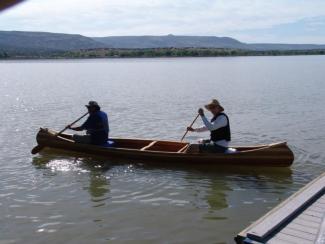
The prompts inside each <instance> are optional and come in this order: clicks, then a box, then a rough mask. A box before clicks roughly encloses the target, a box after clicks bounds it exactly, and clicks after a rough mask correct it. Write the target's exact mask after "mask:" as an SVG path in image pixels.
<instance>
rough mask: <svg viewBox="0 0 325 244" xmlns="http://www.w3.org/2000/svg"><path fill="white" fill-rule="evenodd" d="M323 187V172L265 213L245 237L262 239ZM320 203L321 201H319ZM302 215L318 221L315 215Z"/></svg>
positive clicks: (296, 211) (324, 177) (294, 213)
mask: <svg viewBox="0 0 325 244" xmlns="http://www.w3.org/2000/svg"><path fill="white" fill-rule="evenodd" d="M324 188H325V174H324V175H322V176H320V177H318V178H316V179H315V180H314V181H312V182H311V183H309V184H307V185H306V186H305V187H303V188H302V189H301V190H300V191H298V192H296V193H295V194H293V195H292V196H291V197H289V198H288V199H287V200H286V201H284V202H283V203H281V204H280V205H278V206H277V207H276V208H274V209H273V210H271V211H270V212H269V213H267V214H266V215H265V216H264V217H262V218H261V219H260V220H259V221H257V222H256V223H255V225H254V226H253V227H252V228H251V229H250V230H249V231H248V232H247V237H249V238H250V239H252V240H257V241H263V240H264V239H266V237H267V236H268V235H269V234H271V233H272V232H273V231H274V230H275V229H276V228H278V227H279V226H280V225H281V224H283V223H285V222H286V221H288V220H289V219H290V218H292V217H293V216H294V215H296V214H297V213H298V212H299V211H300V210H301V209H302V208H303V207H305V206H306V205H307V204H308V203H310V201H311V200H312V199H313V198H314V197H315V196H317V195H318V194H320V193H321V192H322V191H323V190H324ZM320 203H321V204H322V201H320ZM307 216H308V215H307V214H306V217H304V219H305V220H310V221H314V222H317V223H318V222H320V221H321V219H320V218H317V217H315V216H308V217H307Z"/></svg>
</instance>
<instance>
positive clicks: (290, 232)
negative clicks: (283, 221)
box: [279, 227, 317, 241]
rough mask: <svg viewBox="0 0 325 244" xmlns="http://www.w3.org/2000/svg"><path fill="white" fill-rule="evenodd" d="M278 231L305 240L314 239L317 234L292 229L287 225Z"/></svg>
mask: <svg viewBox="0 0 325 244" xmlns="http://www.w3.org/2000/svg"><path fill="white" fill-rule="evenodd" d="M279 233H283V234H287V235H290V236H295V237H298V238H301V239H304V240H307V241H315V239H316V238H317V234H310V233H306V232H303V231H300V230H296V229H292V228H289V227H286V228H284V229H283V230H281V231H280V232H279Z"/></svg>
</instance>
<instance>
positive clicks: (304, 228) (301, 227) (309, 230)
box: [286, 222, 318, 235]
mask: <svg viewBox="0 0 325 244" xmlns="http://www.w3.org/2000/svg"><path fill="white" fill-rule="evenodd" d="M286 228H291V229H294V230H297V231H301V232H305V233H309V234H312V235H317V233H318V229H317V228H311V227H307V226H304V225H300V224H296V223H292V222H291V223H290V224H288V225H287V226H286Z"/></svg>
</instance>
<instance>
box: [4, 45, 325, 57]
mask: <svg viewBox="0 0 325 244" xmlns="http://www.w3.org/2000/svg"><path fill="white" fill-rule="evenodd" d="M324 54H325V50H323V49H321V50H318V49H315V50H264V51H258V50H243V49H230V48H146V49H116V48H101V49H83V50H74V51H56V52H53V51H49V52H44V51H42V52H40V53H37V52H34V53H32V54H31V53H28V52H26V53H25V54H24V53H19V55H17V54H15V53H12V54H10V53H6V52H1V51H0V58H2V59H4V58H36V59H37V58H137V57H139V58H146V57H148V58H150V57H227V56H284V55H324Z"/></svg>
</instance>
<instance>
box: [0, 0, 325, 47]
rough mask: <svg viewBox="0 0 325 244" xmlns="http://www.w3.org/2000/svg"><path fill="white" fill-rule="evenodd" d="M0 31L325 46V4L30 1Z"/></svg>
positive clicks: (1, 16) (305, 0) (308, 0)
mask: <svg viewBox="0 0 325 244" xmlns="http://www.w3.org/2000/svg"><path fill="white" fill-rule="evenodd" d="M0 30H19V31H47V32H58V33H72V34H82V35H86V36H91V37H97V36H117V35H119V36H126V35H168V34H174V35H201V36H228V37H233V38H236V39H238V40H240V41H242V42H250V43H259V42H264V43H270V42H272V43H315V44H325V0H90V1H89V0H27V1H25V2H23V3H22V4H20V5H17V6H16V7H13V8H11V9H8V10H5V11H3V12H1V13H0Z"/></svg>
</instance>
